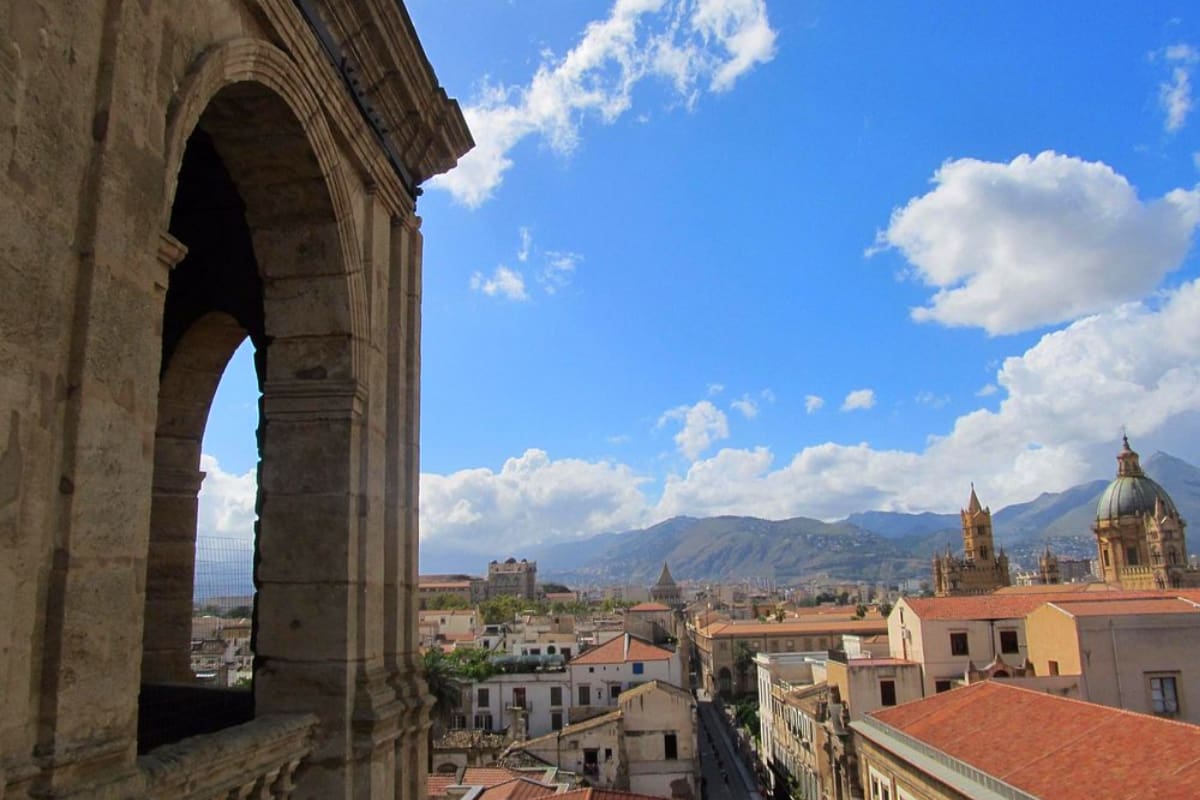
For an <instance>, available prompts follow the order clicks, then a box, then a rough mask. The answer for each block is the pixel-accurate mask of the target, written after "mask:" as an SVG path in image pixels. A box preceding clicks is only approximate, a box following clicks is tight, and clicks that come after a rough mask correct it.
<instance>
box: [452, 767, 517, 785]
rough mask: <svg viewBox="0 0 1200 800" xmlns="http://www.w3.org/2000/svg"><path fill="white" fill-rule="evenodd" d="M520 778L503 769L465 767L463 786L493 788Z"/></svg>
mask: <svg viewBox="0 0 1200 800" xmlns="http://www.w3.org/2000/svg"><path fill="white" fill-rule="evenodd" d="M519 777H521V776H520V775H518V774H517V773H515V772H513V771H512V770H510V769H506V768H504V767H467V768H466V770H464V771H463V777H462V785H463V786H495V785H497V784H500V783H505V782H506V781H511V780H513V779H514V778H519Z"/></svg>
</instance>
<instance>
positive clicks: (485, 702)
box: [475, 689, 492, 706]
mask: <svg viewBox="0 0 1200 800" xmlns="http://www.w3.org/2000/svg"><path fill="white" fill-rule="evenodd" d="M491 704H492V703H491V698H490V697H488V690H487V689H480V690H479V696H478V699H477V700H476V701H475V705H477V706H490V705H491Z"/></svg>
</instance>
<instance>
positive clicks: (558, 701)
mask: <svg viewBox="0 0 1200 800" xmlns="http://www.w3.org/2000/svg"><path fill="white" fill-rule="evenodd" d="M550 705H552V706H561V705H562V687H561V686H551V687H550Z"/></svg>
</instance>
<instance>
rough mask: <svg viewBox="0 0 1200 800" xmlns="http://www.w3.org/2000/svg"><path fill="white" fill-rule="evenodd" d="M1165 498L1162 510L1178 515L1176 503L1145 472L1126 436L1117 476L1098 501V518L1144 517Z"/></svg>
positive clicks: (1151, 512) (1118, 457)
mask: <svg viewBox="0 0 1200 800" xmlns="http://www.w3.org/2000/svg"><path fill="white" fill-rule="evenodd" d="M1159 498H1162V504H1163V510H1164V511H1166V512H1167V514H1169V515H1171V516H1178V514H1179V512H1178V511H1176V510H1175V503H1174V502H1173V501H1172V500H1171V496H1170V495H1169V494H1167V490H1166V489H1164V488H1162V487H1161V486H1159V485H1158V484H1157V483H1155V482H1154V481H1153V480H1152V479H1150V478H1147V477H1146V473H1144V472H1142V465H1141V464H1140V463H1138V454H1137V453H1135V452H1134V451H1133V449H1132V448H1131V447H1130V446H1129V439H1128V438H1126V439H1124V447H1122V448H1121V452H1120V453H1118V454H1117V477H1116V480H1114V481H1113V482H1112V483H1110V484H1109V485H1108V488H1107V489H1105V490H1104V494H1102V495H1100V502H1099V503H1097V504H1096V519H1097V520H1115V519H1117V518H1118V517H1129V516H1139V517H1140V516H1142V515H1143V514H1153V513H1154V507H1155V501H1156V500H1158V499H1159Z"/></svg>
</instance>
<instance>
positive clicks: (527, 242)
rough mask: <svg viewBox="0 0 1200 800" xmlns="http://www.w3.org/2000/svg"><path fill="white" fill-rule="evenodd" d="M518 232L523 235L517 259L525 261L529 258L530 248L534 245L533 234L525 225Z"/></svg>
mask: <svg viewBox="0 0 1200 800" xmlns="http://www.w3.org/2000/svg"><path fill="white" fill-rule="evenodd" d="M517 233H518V235H520V237H521V247H520V248H519V249H518V250H517V261H521V262H525V261H528V260H529V248H530V247H532V246H533V234H532V233H530V232H529V228H526V227H525V226H523V225H522V226H521V228H520V229H519V230H518V231H517Z"/></svg>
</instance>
